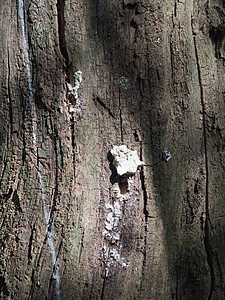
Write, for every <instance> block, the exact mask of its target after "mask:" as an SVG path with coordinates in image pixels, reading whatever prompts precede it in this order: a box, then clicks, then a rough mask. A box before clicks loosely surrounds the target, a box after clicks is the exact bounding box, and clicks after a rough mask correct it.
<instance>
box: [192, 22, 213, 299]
mask: <svg viewBox="0 0 225 300" xmlns="http://www.w3.org/2000/svg"><path fill="white" fill-rule="evenodd" d="M191 29H192V36H193V45H194V51H195V60H196V67H197V74H198V83H199V90H200V101H201V107H202V127H203V143H204V156H205V173H206V179H205V227H204V246H205V252H206V256H207V261H208V265H209V269H210V276H211V287H210V292H209V296H208V300H211V299H212V294H213V291H214V288H215V271H214V266H213V252H212V248H211V244H210V233H209V231H210V228H209V227H210V215H209V166H208V149H207V133H206V130H207V129H206V127H207V125H206V108H205V102H204V93H203V85H202V79H201V66H200V61H199V55H198V48H197V41H196V35H195V32H194V28H193V20H192V22H191Z"/></svg>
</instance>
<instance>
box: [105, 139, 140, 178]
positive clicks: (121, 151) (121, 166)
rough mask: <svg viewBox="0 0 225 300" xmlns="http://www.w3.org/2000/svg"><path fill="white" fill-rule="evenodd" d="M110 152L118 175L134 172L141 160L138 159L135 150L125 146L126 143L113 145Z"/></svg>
mask: <svg viewBox="0 0 225 300" xmlns="http://www.w3.org/2000/svg"><path fill="white" fill-rule="evenodd" d="M111 154H112V156H113V157H114V160H113V165H114V166H115V168H116V170H117V174H118V175H119V176H124V175H132V174H134V173H135V172H136V171H137V169H138V167H139V166H142V165H143V162H142V161H141V160H140V159H139V157H138V154H137V151H136V150H135V151H133V150H130V149H128V148H127V146H126V145H121V146H113V149H112V150H111Z"/></svg>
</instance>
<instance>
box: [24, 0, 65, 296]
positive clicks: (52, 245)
mask: <svg viewBox="0 0 225 300" xmlns="http://www.w3.org/2000/svg"><path fill="white" fill-rule="evenodd" d="M18 3H19V17H20V20H21V27H22V34H23V45H24V55H25V60H26V69H27V80H28V87H29V103H30V108H31V120H32V131H33V144H34V145H35V146H36V133H35V128H34V101H33V98H34V95H33V87H32V78H31V72H30V61H29V55H28V46H27V38H26V32H25V23H24V5H23V0H19V1H18ZM36 156H37V153H36ZM38 178H39V183H40V188H41V198H42V201H43V210H44V217H45V222H46V225H47V227H46V234H47V239H48V244H49V247H50V249H51V253H52V265H53V269H54V279H55V280H56V296H57V300H60V299H61V290H60V273H59V266H58V264H57V263H56V250H55V243H54V228H53V225H52V224H50V222H49V221H50V215H49V213H48V210H47V207H46V199H45V190H44V185H43V180H42V173H41V168H40V165H38Z"/></svg>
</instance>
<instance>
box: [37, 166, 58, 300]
mask: <svg viewBox="0 0 225 300" xmlns="http://www.w3.org/2000/svg"><path fill="white" fill-rule="evenodd" d="M38 178H39V183H40V187H41V198H42V201H43V209H44V216H45V222H46V224H47V228H46V234H47V239H48V244H49V247H50V249H51V253H52V265H53V268H54V279H55V280H56V296H57V300H60V299H61V290H60V273H59V266H58V264H56V251H55V243H54V226H53V224H51V223H50V222H49V221H50V214H49V213H48V210H47V207H46V199H45V190H44V185H43V180H42V173H41V167H40V165H38Z"/></svg>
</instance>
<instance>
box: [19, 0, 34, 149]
mask: <svg viewBox="0 0 225 300" xmlns="http://www.w3.org/2000/svg"><path fill="white" fill-rule="evenodd" d="M23 9H24V8H23V0H19V16H20V20H21V26H22V34H23V46H24V55H25V60H26V67H27V80H28V87H29V92H30V94H29V103H30V108H31V120H32V131H33V141H34V144H36V133H35V129H34V103H33V98H34V95H33V87H32V78H31V72H30V62H29V55H28V47H27V38H26V32H25V23H24V11H23Z"/></svg>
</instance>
